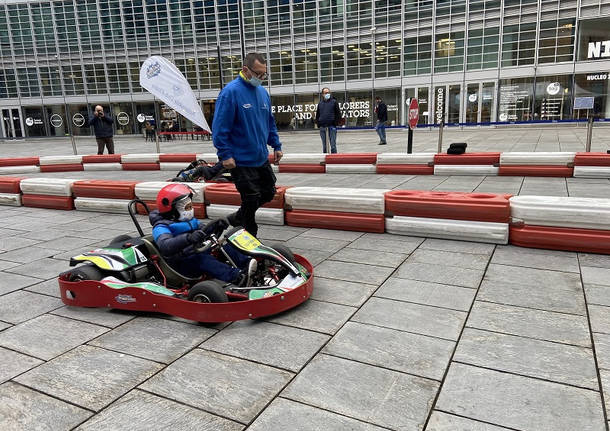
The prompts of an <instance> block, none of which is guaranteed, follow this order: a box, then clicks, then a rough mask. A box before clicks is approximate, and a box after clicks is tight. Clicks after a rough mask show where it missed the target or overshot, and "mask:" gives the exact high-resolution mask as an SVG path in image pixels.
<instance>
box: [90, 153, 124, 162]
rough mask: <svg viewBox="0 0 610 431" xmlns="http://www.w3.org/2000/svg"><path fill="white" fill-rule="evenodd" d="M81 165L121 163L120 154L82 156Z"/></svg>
mask: <svg viewBox="0 0 610 431" xmlns="http://www.w3.org/2000/svg"><path fill="white" fill-rule="evenodd" d="M82 160H83V163H121V155H120V154H91V155H89V156H83V159H82Z"/></svg>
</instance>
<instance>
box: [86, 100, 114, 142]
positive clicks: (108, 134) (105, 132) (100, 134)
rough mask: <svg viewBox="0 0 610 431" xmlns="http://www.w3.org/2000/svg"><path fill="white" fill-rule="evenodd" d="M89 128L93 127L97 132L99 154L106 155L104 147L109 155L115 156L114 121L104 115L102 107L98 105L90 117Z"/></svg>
mask: <svg viewBox="0 0 610 431" xmlns="http://www.w3.org/2000/svg"><path fill="white" fill-rule="evenodd" d="M89 126H93V130H94V131H95V140H96V142H97V154H104V147H106V148H107V149H108V154H114V141H113V140H112V137H113V136H114V119H113V118H112V117H111V116H110V114H108V115H106V114H105V113H104V108H103V107H102V106H101V105H97V106H96V107H95V110H94V111H93V115H91V116H90V117H89Z"/></svg>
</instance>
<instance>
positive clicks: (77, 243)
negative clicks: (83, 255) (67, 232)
mask: <svg viewBox="0 0 610 431" xmlns="http://www.w3.org/2000/svg"><path fill="white" fill-rule="evenodd" d="M94 242H95V240H93V239H91V238H80V237H76V236H64V237H61V238H56V239H53V240H51V241H45V242H42V243H40V244H36V246H37V247H48V248H54V249H57V250H63V251H66V250H73V249H75V248H79V247H83V248H85V247H87V246H88V245H90V244H92V243H94Z"/></svg>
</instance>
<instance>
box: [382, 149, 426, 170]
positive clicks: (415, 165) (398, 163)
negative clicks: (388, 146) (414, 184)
mask: <svg viewBox="0 0 610 431" xmlns="http://www.w3.org/2000/svg"><path fill="white" fill-rule="evenodd" d="M434 155H435V154H434V153H413V154H405V153H379V154H377V165H376V171H377V173H378V174H400V175H432V174H434Z"/></svg>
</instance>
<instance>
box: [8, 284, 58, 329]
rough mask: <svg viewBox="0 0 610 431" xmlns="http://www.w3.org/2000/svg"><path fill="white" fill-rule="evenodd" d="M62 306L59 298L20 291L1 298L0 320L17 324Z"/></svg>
mask: <svg viewBox="0 0 610 431" xmlns="http://www.w3.org/2000/svg"><path fill="white" fill-rule="evenodd" d="M62 305H63V303H62V302H61V300H60V299H58V298H53V297H51V296H47V295H39V294H38V293H31V292H25V291H23V290H18V291H16V292H11V293H8V294H6V295H4V296H0V320H3V321H5V322H9V323H14V324H17V323H21V322H25V321H26V320H29V319H31V318H32V317H36V316H40V315H41V314H44V313H46V312H48V311H51V310H55V309H56V308H59V307H61V306H62Z"/></svg>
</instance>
